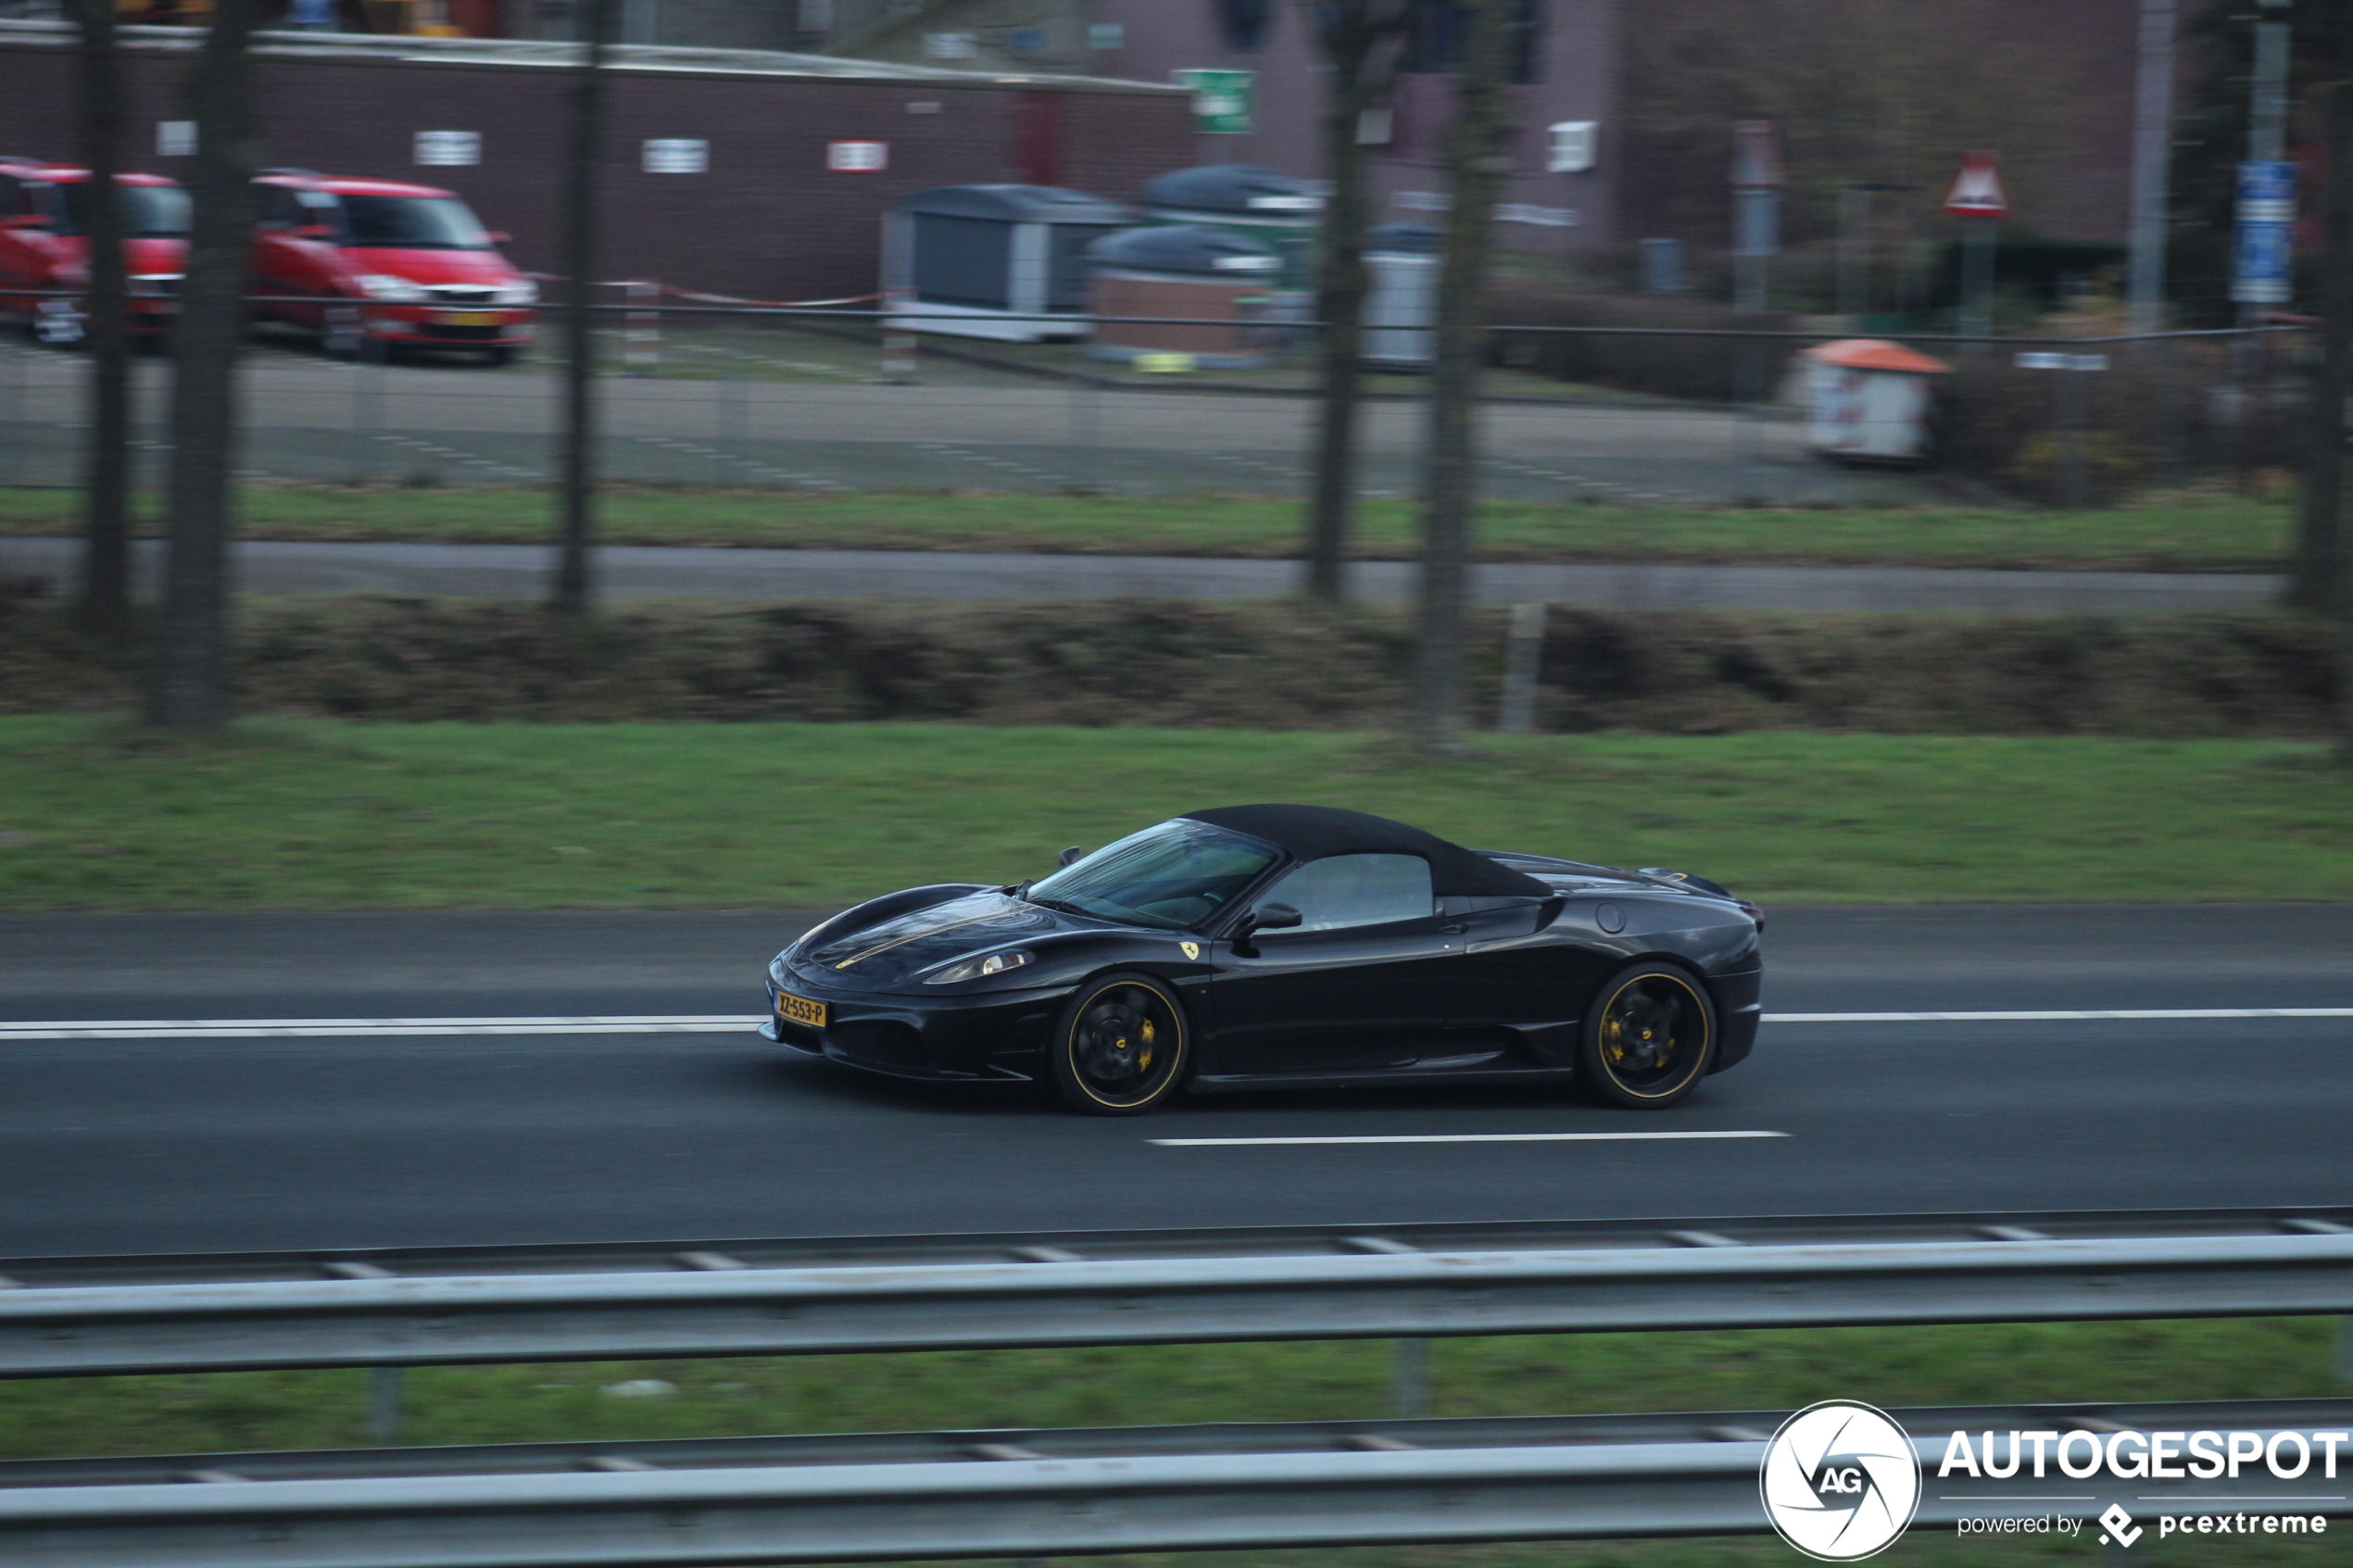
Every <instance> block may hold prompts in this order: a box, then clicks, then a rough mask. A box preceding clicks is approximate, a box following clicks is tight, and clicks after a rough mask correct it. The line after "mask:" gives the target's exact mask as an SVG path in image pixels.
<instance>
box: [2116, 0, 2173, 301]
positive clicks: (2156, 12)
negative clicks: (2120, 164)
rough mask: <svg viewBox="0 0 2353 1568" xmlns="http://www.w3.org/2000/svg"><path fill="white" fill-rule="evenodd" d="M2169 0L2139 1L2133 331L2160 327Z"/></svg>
mask: <svg viewBox="0 0 2353 1568" xmlns="http://www.w3.org/2000/svg"><path fill="white" fill-rule="evenodd" d="M2173 7H2174V0H2141V60H2140V79H2139V82H2138V84H2137V86H2136V88H2135V90H2134V93H2133V254H2132V260H2131V264H2130V268H2129V271H2128V280H2129V281H2128V287H2127V295H2128V298H2129V300H2130V303H2131V306H2132V324H2133V331H2134V332H2160V331H2162V330H2163V329H2164V325H2165V241H2166V235H2167V232H2168V231H2169V229H2170V227H2171V225H2170V223H2169V221H2168V216H2169V215H2168V200H2167V197H2168V192H2169V188H2170V186H2171V180H2172V169H2173Z"/></svg>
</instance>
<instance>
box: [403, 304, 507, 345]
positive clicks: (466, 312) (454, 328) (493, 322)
mask: <svg viewBox="0 0 2353 1568" xmlns="http://www.w3.org/2000/svg"><path fill="white" fill-rule="evenodd" d="M361 308H362V309H363V311H364V312H365V317H364V320H365V328H364V330H365V331H366V332H367V333H368V335H369V336H370V337H372V338H377V339H380V340H381V341H383V342H385V343H398V344H407V345H412V346H416V347H422V348H513V347H517V346H519V345H522V344H526V343H529V342H530V341H531V340H532V338H533V337H534V336H535V335H536V332H535V328H534V326H533V324H532V316H533V312H532V311H531V310H530V309H529V308H528V307H509V306H447V305H368V306H364V307H361Z"/></svg>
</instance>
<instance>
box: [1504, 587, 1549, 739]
mask: <svg viewBox="0 0 2353 1568" xmlns="http://www.w3.org/2000/svg"><path fill="white" fill-rule="evenodd" d="M1546 608H1547V607H1546V606H1544V605H1542V604H1525V605H1514V606H1512V627H1511V634H1510V637H1509V639H1508V640H1507V641H1506V642H1505V644H1504V696H1503V701H1502V703H1501V704H1500V706H1499V707H1498V708H1497V709H1496V713H1495V729H1496V733H1497V734H1506V735H1524V734H1529V733H1530V732H1532V731H1533V730H1534V729H1535V728H1536V677H1537V674H1538V673H1539V671H1540V670H1541V667H1542V664H1543V661H1544V612H1545V609H1546Z"/></svg>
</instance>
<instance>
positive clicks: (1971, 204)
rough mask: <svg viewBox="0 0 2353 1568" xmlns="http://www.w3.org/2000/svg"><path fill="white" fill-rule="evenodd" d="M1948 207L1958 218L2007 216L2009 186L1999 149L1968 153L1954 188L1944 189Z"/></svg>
mask: <svg viewBox="0 0 2353 1568" xmlns="http://www.w3.org/2000/svg"><path fill="white" fill-rule="evenodd" d="M1944 210H1945V211H1947V212H1949V213H1951V214H1952V215H1953V216H1954V217H1956V218H2007V217H2008V216H2009V215H2010V193H2009V188H2008V187H2007V186H2006V185H2004V184H2003V183H2002V161H2001V155H2000V154H1998V153H1965V154H1963V155H1962V157H1961V171H1960V172H1959V173H1958V174H1956V175H1954V176H1953V188H1952V189H1951V190H1949V191H1947V192H1945V193H1944Z"/></svg>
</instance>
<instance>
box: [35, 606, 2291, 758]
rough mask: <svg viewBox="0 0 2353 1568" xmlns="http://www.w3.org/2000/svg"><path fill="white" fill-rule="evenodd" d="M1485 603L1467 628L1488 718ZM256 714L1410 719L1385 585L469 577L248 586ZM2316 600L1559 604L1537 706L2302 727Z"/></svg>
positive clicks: (119, 681)
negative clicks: (2235, 608) (1207, 597)
mask: <svg viewBox="0 0 2353 1568" xmlns="http://www.w3.org/2000/svg"><path fill="white" fill-rule="evenodd" d="M1503 639H1504V623H1503V617H1502V615H1501V614H1500V613H1481V614H1479V615H1478V616H1477V617H1475V618H1474V624H1473V627H1472V646H1473V659H1472V664H1471V671H1472V681H1473V694H1472V699H1473V702H1474V705H1475V706H1474V708H1473V714H1474V718H1475V721H1481V722H1483V721H1485V720H1486V718H1487V716H1489V715H1491V714H1492V712H1493V711H1494V702H1495V697H1496V693H1497V688H1498V684H1499V683H1500V680H1501V672H1502V668H1503ZM236 645H237V646H236V653H235V680H236V685H237V693H238V702H239V704H240V706H241V707H242V708H243V709H244V710H245V711H246V712H252V713H274V714H308V715H323V716H328V717H336V718H348V719H363V720H366V719H372V720H428V719H457V720H473V721H483V720H494V719H529V720H541V721H597V720H620V719H633V720H645V719H698V720H757V719H803V720H878V719H937V720H959V721H971V722H978V723H997V724H1012V723H1063V724H1087V725H1105V724H1155V725H1172V726H1179V727H1207V726H1217V727H1234V728H1252V729H1327V728H1366V727H1378V726H1383V725H1389V724H1393V723H1397V722H1400V721H1402V720H1403V716H1404V714H1405V712H1406V709H1407V704H1408V700H1409V693H1410V687H1411V677H1412V668H1413V635H1412V625H1411V622H1410V620H1409V619H1408V617H1407V616H1406V615H1405V614H1404V613H1403V611H1402V610H1398V609H1392V608H1366V609H1360V610H1355V611H1351V612H1348V613H1345V614H1330V613H1323V612H1317V611H1313V610H1309V609H1305V608H1300V607H1297V606H1290V605H1274V604H1241V605H1210V604H1199V603H1188V602H1182V601H1167V600H1124V601H1121V600H1095V601H1083V602H1060V603H1038V604H985V605H969V604H924V603H912V602H905V601H900V602H875V603H863V604H824V605H819V604H789V605H778V606H771V607H766V608H751V609H731V608H712V607H708V606H644V605H632V606H629V607H626V608H616V609H615V610H613V611H612V613H610V615H608V616H606V617H604V618H601V619H599V620H598V621H596V622H594V623H593V624H590V625H587V626H584V627H566V626H563V625H560V624H559V623H556V622H553V621H550V620H549V619H548V618H547V617H546V616H545V615H544V614H542V613H541V612H540V611H539V610H537V609H536V608H530V607H526V606H520V605H512V604H500V603H493V602H484V601H468V600H451V599H414V598H390V597H375V596H348V597H337V598H333V599H323V598H322V599H312V600H307V601H291V600H289V601H276V602H271V601H262V602H259V603H257V604H254V605H250V606H248V607H247V608H246V609H245V613H244V614H243V616H242V618H241V620H240V622H239V624H238V628H237V632H236ZM139 684H140V671H139V660H138V659H136V658H135V657H133V656H130V655H123V654H109V653H107V651H105V650H101V649H98V648H94V647H93V646H90V645H89V644H87V643H85V642H83V641H82V639H80V638H79V637H77V636H75V635H74V634H73V633H71V631H70V630H69V627H68V626H67V624H66V621H65V618H64V616H63V614H62V612H61V607H59V606H57V605H55V604H54V603H51V602H48V601H44V600H41V599H26V598H21V597H19V598H15V599H6V598H5V597H0V712H7V713H32V712H57V711H62V710H90V709H127V708H131V707H132V706H134V705H135V703H136V700H137V695H138V691H139ZM2333 700H2334V675H2333V673H2332V662H2331V656H2330V647H2329V636H2328V632H2327V630H2326V628H2325V627H2323V626H2321V625H2319V624H2317V623H2313V622H2309V621H2301V620H2297V619H2294V618H2290V617H2285V616H2274V615H2243V616H2206V617H2194V618H2193V617H2165V618H2160V617H2154V616H2152V617H2116V618H2109V619H2095V618H2024V617H2011V618H1991V617H1941V616H1921V615H1906V616H1881V617H1835V618H1833V617H1821V616H1814V617H1794V616H1730V615H1697V614H1665V613H1656V612H1633V611H1607V610H1584V609H1577V610H1563V609H1556V610H1554V613H1553V616H1552V619H1551V622H1550V627H1549V634H1548V636H1547V638H1546V641H1545V646H1544V655H1543V660H1542V674H1541V685H1540V688H1539V692H1538V699H1537V704H1536V713H1537V724H1538V727H1539V728H1540V729H1543V730H1548V731H1579V730H1593V729H1628V730H1640V731H1653V732H1659V733H1668V734H1705V733H1719V732H1725V731H1734V730H1749V729H1774V728H1807V729H1831V730H1859V731H1880V732H1888V733H1902V732H1923V731H1925V732H1943V733H1974V734H2112V735H2145V736H2167V737H2183V736H2201V735H2317V734H2324V733H2327V730H2328V722H2329V720H2328V715H2329V712H2330V704H2331V702H2332V701H2333Z"/></svg>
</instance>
